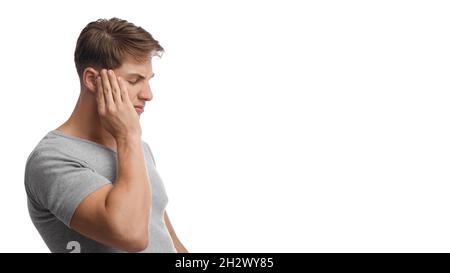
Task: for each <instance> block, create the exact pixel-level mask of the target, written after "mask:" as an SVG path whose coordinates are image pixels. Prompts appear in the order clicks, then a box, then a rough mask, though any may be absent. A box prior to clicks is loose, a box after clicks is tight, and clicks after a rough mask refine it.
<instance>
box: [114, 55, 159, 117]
mask: <svg viewBox="0 0 450 273" xmlns="http://www.w3.org/2000/svg"><path fill="white" fill-rule="evenodd" d="M113 70H114V73H115V74H116V76H119V77H121V78H123V79H124V80H125V82H126V84H127V88H128V96H129V97H130V101H131V102H132V103H133V105H134V107H135V109H136V112H137V113H138V114H139V115H141V114H142V112H143V111H144V107H145V103H146V102H147V101H150V100H152V98H153V94H152V91H151V89H150V83H149V81H150V79H151V78H152V77H153V76H154V75H155V74H154V73H153V68H152V61H151V59H150V58H149V59H148V60H147V61H145V62H137V61H135V60H134V59H132V58H126V59H125V60H124V61H123V63H122V65H121V66H120V67H119V68H116V69H113Z"/></svg>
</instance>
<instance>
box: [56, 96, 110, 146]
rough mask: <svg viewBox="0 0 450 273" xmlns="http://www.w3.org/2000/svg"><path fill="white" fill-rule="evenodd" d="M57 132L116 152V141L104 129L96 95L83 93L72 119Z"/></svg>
mask: <svg viewBox="0 0 450 273" xmlns="http://www.w3.org/2000/svg"><path fill="white" fill-rule="evenodd" d="M57 130H59V131H62V132H63V133H66V134H69V135H72V136H76V137H80V138H84V139H87V140H90V141H94V142H97V143H99V144H102V145H104V146H107V147H109V148H111V149H113V150H116V140H115V139H114V137H113V136H112V135H111V134H110V133H109V132H108V131H107V130H105V129H104V128H103V126H102V125H101V123H100V117H99V115H98V111H97V103H96V101H95V97H94V95H92V94H90V93H89V92H87V91H81V92H80V96H79V97H78V101H77V104H76V106H75V109H74V110H73V112H72V115H71V116H70V118H69V119H68V120H67V121H66V122H65V123H64V124H62V125H61V126H60V127H58V128H57Z"/></svg>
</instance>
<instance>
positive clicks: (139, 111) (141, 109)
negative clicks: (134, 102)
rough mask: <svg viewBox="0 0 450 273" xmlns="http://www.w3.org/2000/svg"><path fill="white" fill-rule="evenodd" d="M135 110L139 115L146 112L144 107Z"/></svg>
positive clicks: (136, 107) (137, 107)
mask: <svg viewBox="0 0 450 273" xmlns="http://www.w3.org/2000/svg"><path fill="white" fill-rule="evenodd" d="M134 108H135V109H136V112H138V114H142V113H143V112H144V106H134Z"/></svg>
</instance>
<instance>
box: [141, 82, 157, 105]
mask: <svg viewBox="0 0 450 273" xmlns="http://www.w3.org/2000/svg"><path fill="white" fill-rule="evenodd" d="M138 98H139V99H141V100H145V101H151V100H152V99H153V93H152V90H151V88H150V84H149V83H147V84H145V86H144V87H143V88H142V89H141V90H140V91H139V93H138Z"/></svg>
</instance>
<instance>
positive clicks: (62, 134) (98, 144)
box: [49, 129, 117, 154]
mask: <svg viewBox="0 0 450 273" xmlns="http://www.w3.org/2000/svg"><path fill="white" fill-rule="evenodd" d="M49 133H52V134H55V135H58V136H62V137H65V138H69V139H73V140H77V141H82V142H86V143H89V144H92V145H95V146H98V147H100V148H103V149H106V150H108V151H111V152H113V153H114V154H117V152H116V151H114V150H113V149H111V148H109V147H106V146H105V145H102V144H100V143H97V142H94V141H91V140H88V139H85V138H81V137H76V136H71V135H68V134H65V133H63V132H61V131H58V130H56V129H55V130H52V131H50V132H49Z"/></svg>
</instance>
